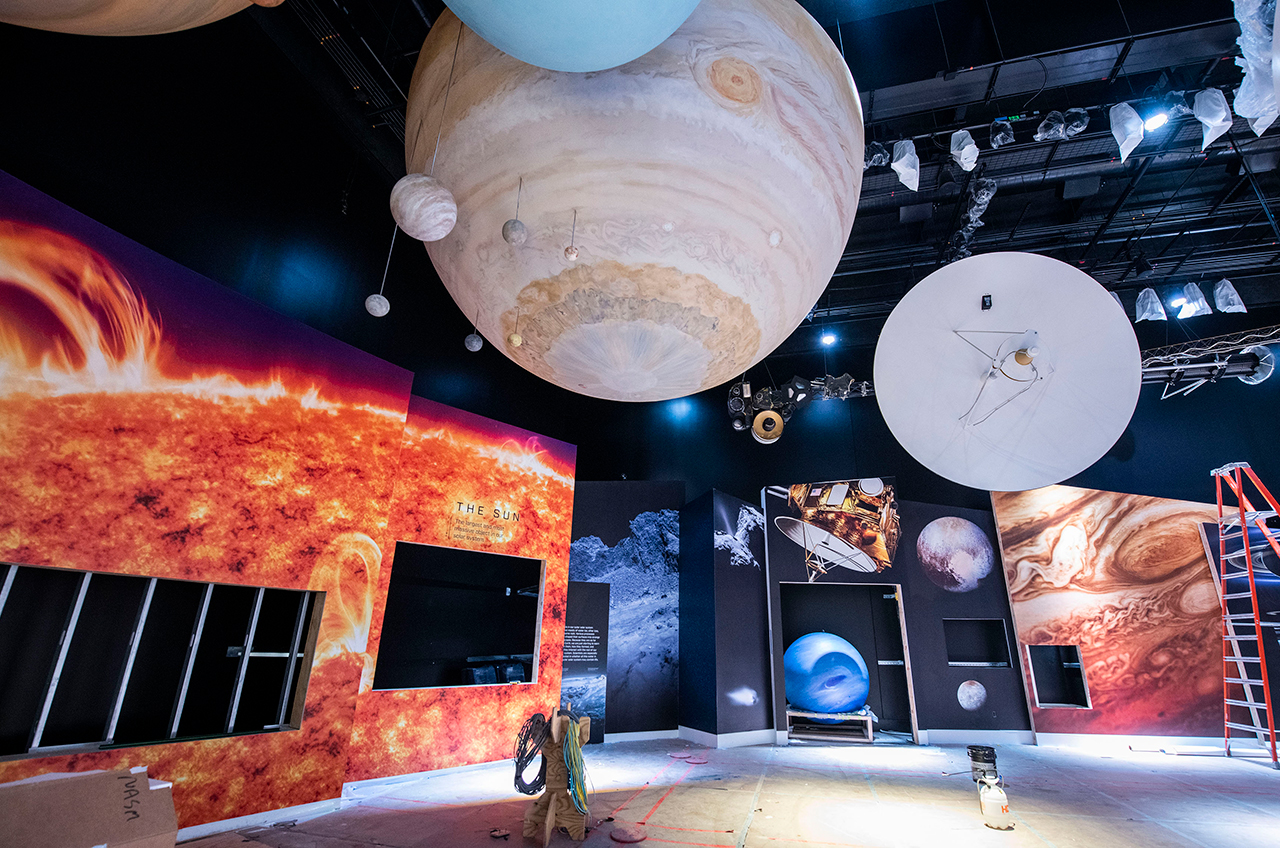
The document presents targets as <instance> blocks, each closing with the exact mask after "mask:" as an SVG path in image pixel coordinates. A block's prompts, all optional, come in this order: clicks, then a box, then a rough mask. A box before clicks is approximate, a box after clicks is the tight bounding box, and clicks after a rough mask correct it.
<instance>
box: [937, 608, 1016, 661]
mask: <svg viewBox="0 0 1280 848" xmlns="http://www.w3.org/2000/svg"><path fill="white" fill-rule="evenodd" d="M942 635H943V639H944V640H945V641H946V644H947V665H949V666H960V667H965V668H1008V667H1009V664H1010V659H1009V638H1008V635H1007V634H1006V631H1005V626H1004V619H1002V618H944V619H942Z"/></svg>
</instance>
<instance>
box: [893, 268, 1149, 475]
mask: <svg viewBox="0 0 1280 848" xmlns="http://www.w3.org/2000/svg"><path fill="white" fill-rule="evenodd" d="M1141 386H1142V360H1141V355H1140V353H1139V351H1138V341H1137V339H1136V338H1135V337H1134V334H1133V327H1132V326H1131V325H1130V324H1129V320H1128V318H1126V317H1125V315H1124V314H1123V313H1122V312H1121V311H1120V310H1118V309H1116V308H1115V300H1113V299H1112V297H1111V295H1110V294H1109V293H1108V292H1107V290H1106V289H1104V288H1103V287H1102V286H1100V285H1098V283H1097V282H1095V281H1094V279H1093V278H1092V277H1090V276H1089V275H1088V274H1086V273H1084V272H1083V271H1080V270H1077V269H1076V268H1073V267H1072V266H1070V265H1067V264H1066V263H1064V262H1059V261H1058V260H1056V259H1050V258H1048V257H1046V256H1037V255H1036V254H1032V253H988V254H983V255H980V256H973V257H970V258H968V259H962V260H960V261H959V262H954V263H952V264H950V265H947V266H945V267H943V268H941V269H939V270H937V271H935V272H934V273H932V274H930V275H929V276H928V277H925V278H924V279H923V280H921V281H920V283H919V284H917V285H916V286H915V287H914V288H913V289H911V291H910V292H908V293H907V295H906V297H904V298H903V299H902V301H901V302H900V303H899V304H898V305H897V307H896V308H895V309H894V310H893V313H892V314H890V316H889V319H888V321H886V322H885V325H884V329H883V330H882V331H881V333H880V341H879V343H878V344H877V345H876V358H875V387H876V401H877V402H878V403H879V404H880V411H881V413H882V414H883V415H884V420H885V423H886V424H888V426H889V430H890V431H891V432H892V433H893V435H894V437H895V438H897V440H898V442H899V443H901V445H902V446H903V447H904V448H906V450H907V452H908V453H910V454H911V455H912V456H913V457H915V459H916V460H917V461H919V462H920V463H921V464H922V465H924V466H925V467H926V468H928V469H929V470H931V471H933V472H934V473H936V474H938V475H940V476H942V477H945V478H947V479H948V480H953V481H955V482H957V483H961V484H963V485H966V486H972V487H973V488H975V489H987V490H990V491H998V492H1016V491H1024V490H1027V489H1036V488H1039V487H1041V486H1048V485H1052V484H1054V483H1059V482H1061V481H1063V480H1065V479H1067V478H1068V477H1071V476H1072V475H1074V474H1077V473H1079V472H1081V471H1083V470H1084V469H1086V468H1088V467H1089V466H1090V465H1092V464H1093V463H1094V462H1096V461H1097V460H1098V459H1099V458H1101V457H1102V455H1103V454H1105V453H1106V452H1107V451H1108V450H1110V448H1111V446H1112V445H1114V444H1115V443H1116V440H1117V439H1119V438H1120V436H1121V434H1122V433H1123V432H1124V428H1125V427H1126V426H1128V424H1129V419H1130V418H1132V417H1133V410H1134V408H1135V407H1136V406H1137V403H1138V392H1139V390H1140V389H1141Z"/></svg>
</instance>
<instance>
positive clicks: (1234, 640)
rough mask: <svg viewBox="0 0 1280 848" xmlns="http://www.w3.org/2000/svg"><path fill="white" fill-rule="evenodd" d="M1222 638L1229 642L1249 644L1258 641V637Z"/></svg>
mask: <svg viewBox="0 0 1280 848" xmlns="http://www.w3.org/2000/svg"><path fill="white" fill-rule="evenodd" d="M1222 638H1223V639H1226V640H1227V641H1228V642H1247V641H1250V640H1252V641H1254V642H1256V641H1258V637H1257V636H1223V637H1222Z"/></svg>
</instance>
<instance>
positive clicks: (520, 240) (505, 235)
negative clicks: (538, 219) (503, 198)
mask: <svg viewBox="0 0 1280 848" xmlns="http://www.w3.org/2000/svg"><path fill="white" fill-rule="evenodd" d="M528 238H529V229H528V227H526V226H525V225H524V224H523V223H522V222H520V221H518V220H516V219H515V218H512V219H511V220H510V221H507V223H505V224H503V225H502V240H503V241H505V242H506V243H507V244H509V245H511V246H512V247H519V246H520V245H522V244H524V243H525V240H526V239H528Z"/></svg>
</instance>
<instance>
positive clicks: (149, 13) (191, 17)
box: [0, 0, 283, 35]
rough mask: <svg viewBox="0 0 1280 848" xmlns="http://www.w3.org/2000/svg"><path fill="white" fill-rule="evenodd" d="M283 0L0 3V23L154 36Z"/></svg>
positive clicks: (82, 32) (21, 0)
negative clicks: (251, 7)
mask: <svg viewBox="0 0 1280 848" xmlns="http://www.w3.org/2000/svg"><path fill="white" fill-rule="evenodd" d="M281 2H283V0H252V2H250V0H112V1H111V2H100V0H99V1H97V2H86V0H0V21H3V22H4V23H7V24H17V25H18V26H25V27H31V28H33V29H46V30H50V31H52V32H67V33H72V34H75V35H160V34H161V33H166V32H177V31H179V30H184V29H191V28H192V27H198V26H202V25H204V24H209V23H213V22H214V21H219V20H222V19H223V18H225V17H227V16H228V15H232V14H235V13H236V12H239V11H240V10H242V9H247V8H249V7H250V6H255V5H256V6H279V5H280V3H281Z"/></svg>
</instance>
